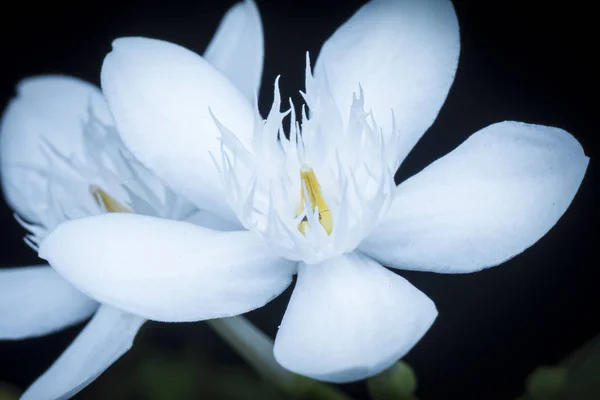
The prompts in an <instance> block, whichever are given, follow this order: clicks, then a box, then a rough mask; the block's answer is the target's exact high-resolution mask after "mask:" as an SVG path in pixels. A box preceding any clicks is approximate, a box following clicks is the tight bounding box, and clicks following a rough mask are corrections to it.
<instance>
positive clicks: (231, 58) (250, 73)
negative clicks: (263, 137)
mask: <svg viewBox="0 0 600 400" xmlns="http://www.w3.org/2000/svg"><path fill="white" fill-rule="evenodd" d="M204 58H205V59H206V60H207V61H208V62H210V63H211V64H212V65H213V66H214V67H215V68H216V69H218V70H219V71H221V72H222V73H223V75H225V76H226V77H227V78H229V80H231V82H233V83H234V84H235V85H236V86H237V88H238V89H240V91H241V92H242V93H243V94H244V95H245V96H246V98H247V99H248V100H250V101H251V102H254V99H255V98H256V97H255V96H257V94H258V90H259V89H260V79H261V77H262V69H263V59H264V39H263V29H262V23H261V22H260V14H259V12H258V9H257V8H256V4H254V1H252V0H246V1H244V2H243V3H238V4H236V5H234V6H233V7H231V8H230V9H229V11H227V14H225V16H224V17H223V20H222V21H221V25H219V28H218V29H217V32H216V33H215V36H214V37H213V38H212V40H211V42H210V43H209V44H208V47H207V48H206V51H205V52H204Z"/></svg>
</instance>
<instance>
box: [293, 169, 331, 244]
mask: <svg viewBox="0 0 600 400" xmlns="http://www.w3.org/2000/svg"><path fill="white" fill-rule="evenodd" d="M300 180H301V182H304V185H302V187H301V188H300V206H299V207H298V213H297V214H296V216H298V215H300V214H302V212H303V211H304V202H305V195H304V187H306V192H307V193H308V200H309V202H310V205H311V206H312V210H313V211H314V210H315V209H316V208H317V207H318V208H319V223H320V224H321V226H322V227H323V228H324V229H325V232H327V234H328V235H330V234H331V231H332V230H333V219H332V218H331V211H330V210H329V206H328V205H327V203H326V202H325V199H323V194H321V185H319V181H318V180H317V176H316V175H315V171H313V169H312V168H310V167H302V168H301V169H300ZM309 225H310V224H309V223H308V218H306V217H304V218H303V219H302V221H301V222H300V224H298V230H299V231H300V232H301V233H302V234H303V235H306V232H305V231H306V227H307V226H309Z"/></svg>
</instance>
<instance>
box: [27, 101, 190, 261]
mask: <svg viewBox="0 0 600 400" xmlns="http://www.w3.org/2000/svg"><path fill="white" fill-rule="evenodd" d="M82 130H83V153H82V156H80V157H78V156H76V155H75V154H64V153H63V152H61V151H60V150H59V149H57V148H55V147H54V146H53V145H52V143H50V142H49V141H46V142H43V143H42V144H41V146H42V147H41V148H42V151H43V154H44V156H45V159H46V165H45V166H44V167H43V168H40V167H37V168H32V167H28V166H23V167H20V166H18V168H23V169H24V171H23V172H26V176H27V177H28V179H27V181H26V182H22V186H21V187H18V188H15V190H17V191H20V192H22V195H21V197H22V198H23V200H24V201H27V202H28V203H30V204H31V206H30V208H31V209H32V211H33V212H34V214H35V216H36V221H33V222H30V221H25V220H24V219H23V218H21V217H19V216H18V215H15V218H16V219H17V221H19V223H20V224H21V225H22V226H23V227H25V228H26V229H27V230H28V231H29V232H30V234H29V235H27V236H26V237H25V241H26V243H27V244H28V245H29V246H30V247H32V248H34V249H37V247H38V246H39V243H40V242H41V241H42V240H43V239H44V238H45V237H46V235H47V234H48V232H51V231H52V230H53V229H54V228H55V227H56V226H57V225H58V224H60V223H62V222H64V221H66V220H70V219H76V218H81V217H86V216H91V215H96V214H101V213H106V212H135V213H137V214H144V215H152V216H157V217H162V218H170V219H185V218H187V217H188V216H190V214H192V213H193V212H194V211H195V207H193V206H192V205H191V203H189V202H188V201H186V200H184V199H183V198H182V197H181V196H178V195H176V194H175V193H174V192H172V191H171V190H170V189H169V188H167V187H166V186H165V185H164V184H163V183H162V182H161V181H160V180H159V179H158V178H157V177H156V176H155V175H154V174H152V173H151V172H150V171H149V170H147V169H146V168H145V167H144V166H142V165H141V164H140V163H139V162H138V161H137V160H136V159H135V158H134V157H133V155H132V154H131V153H130V152H129V151H128V150H127V148H126V147H125V145H124V144H123V142H122V141H121V139H120V137H119V135H118V132H117V131H116V129H115V128H114V127H113V126H111V125H106V124H104V123H103V122H102V121H100V120H99V119H98V118H96V117H95V115H94V113H93V112H92V110H91V108H90V110H89V113H88V118H87V119H86V120H85V121H82ZM25 194H27V196H25ZM33 199H35V200H33ZM34 201H35V202H34Z"/></svg>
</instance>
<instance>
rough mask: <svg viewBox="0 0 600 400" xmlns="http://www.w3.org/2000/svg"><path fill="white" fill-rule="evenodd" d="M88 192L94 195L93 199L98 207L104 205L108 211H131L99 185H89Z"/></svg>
mask: <svg viewBox="0 0 600 400" xmlns="http://www.w3.org/2000/svg"><path fill="white" fill-rule="evenodd" d="M90 193H91V194H92V196H94V200H96V203H98V205H99V206H100V207H102V206H104V208H106V211H108V212H120V213H132V212H133V211H132V210H130V209H129V208H128V207H125V206H124V205H122V204H121V203H119V202H118V201H117V200H115V199H114V198H112V197H111V196H109V195H108V193H106V192H105V191H104V190H102V189H101V188H100V187H99V186H96V185H90Z"/></svg>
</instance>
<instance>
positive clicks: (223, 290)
mask: <svg viewBox="0 0 600 400" xmlns="http://www.w3.org/2000/svg"><path fill="white" fill-rule="evenodd" d="M39 255H40V257H42V258H44V259H46V260H48V261H49V262H50V265H52V266H53V267H54V268H55V269H56V270H57V271H58V273H60V274H61V275H62V276H64V277H65V278H66V279H68V280H69V281H70V282H71V283H73V285H75V286H76V287H78V288H80V289H81V290H82V291H83V292H85V293H88V294H89V295H90V296H91V297H93V298H95V299H97V300H99V301H101V302H102V303H106V304H110V305H112V306H115V307H118V308H120V309H123V310H126V311H128V312H131V313H134V314H137V315H141V316H143V317H145V318H148V319H153V320H158V321H197V320H204V319H208V318H220V317H228V316H232V315H236V314H240V313H244V312H247V311H250V310H252V309H254V308H257V307H262V306H263V305H264V304H266V303H267V302H268V301H270V300H271V299H273V298H274V297H275V296H277V295H278V294H279V293H281V292H282V291H283V290H284V289H285V288H286V287H287V286H288V285H289V284H290V281H291V278H292V275H293V273H294V272H295V264H294V263H292V262H290V261H287V260H285V259H282V258H279V257H277V256H275V255H274V254H273V252H272V251H271V250H270V249H269V248H268V247H266V246H265V245H264V244H263V243H262V241H260V239H259V238H257V237H256V236H255V235H254V234H253V233H251V232H248V231H241V232H240V231H238V232H218V231H213V230H210V229H207V228H202V227H200V226H196V225H193V224H190V223H187V222H179V221H173V220H167V219H160V218H154V217H149V216H142V215H135V214H115V213H113V214H105V215H99V216H94V217H89V218H82V219H78V220H73V221H69V222H66V223H64V224H62V225H60V226H59V227H58V228H56V229H55V230H54V231H53V232H52V233H51V234H50V235H49V236H48V238H47V239H46V240H45V241H44V242H42V244H41V245H40V252H39Z"/></svg>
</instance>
